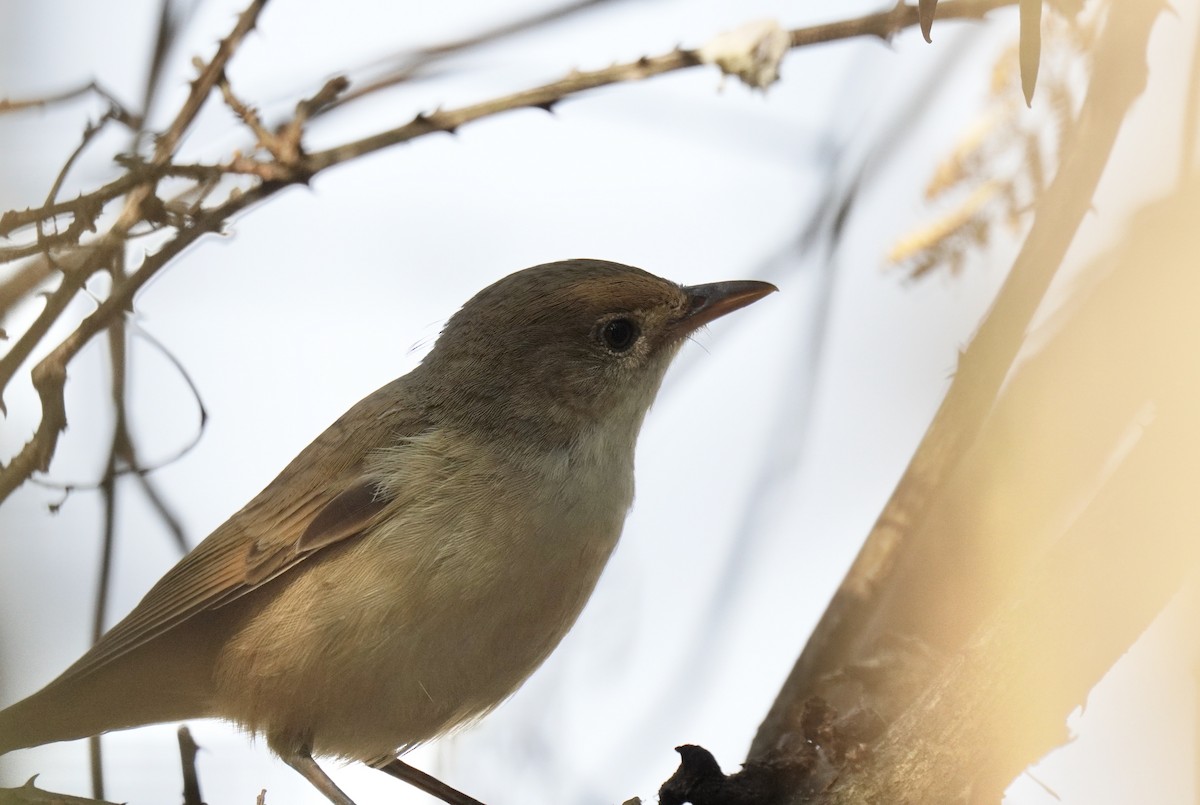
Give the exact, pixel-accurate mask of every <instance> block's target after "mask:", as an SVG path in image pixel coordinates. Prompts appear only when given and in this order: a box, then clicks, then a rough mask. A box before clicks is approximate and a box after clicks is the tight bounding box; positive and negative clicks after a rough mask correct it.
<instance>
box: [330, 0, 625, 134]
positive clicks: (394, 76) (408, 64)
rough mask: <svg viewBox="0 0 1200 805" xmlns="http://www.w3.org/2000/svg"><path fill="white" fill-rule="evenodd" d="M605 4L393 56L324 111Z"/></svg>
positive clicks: (578, 4)
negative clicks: (453, 58) (469, 51)
mask: <svg viewBox="0 0 1200 805" xmlns="http://www.w3.org/2000/svg"><path fill="white" fill-rule="evenodd" d="M606 2H610V0H575V2H571V3H566V4H564V5H562V6H559V7H557V8H551V9H548V10H546V11H539V12H537V13H535V14H533V15H531V16H529V17H525V18H522V19H519V20H513V21H510V22H506V23H503V24H501V25H498V26H496V27H495V28H490V29H488V30H486V31H483V32H481V33H477V34H473V35H471V36H466V37H463V38H461V39H455V40H453V41H450V42H443V43H442V44H440V45H433V46H430V47H424V48H420V49H419V50H416V51H412V52H408V53H403V54H400V55H397V56H393V57H392V58H391V61H393V62H396V63H397V64H396V66H394V67H392V68H391V69H390V70H388V71H386V72H385V73H384V74H383V75H381V76H379V77H378V78H375V79H374V80H372V81H369V82H366V83H358V82H355V88H354V89H353V90H352V91H350V92H347V93H346V94H345V95H343V96H341V97H339V98H338V99H337V101H335V102H334V103H331V104H330V105H329V107H328V109H326V110H325V111H330V110H332V109H336V108H337V107H339V106H342V105H343V104H346V103H349V102H351V101H356V100H359V99H361V98H364V97H366V96H367V95H371V94H373V93H376V92H379V91H381V90H385V89H389V88H391V87H395V86H398V85H400V84H403V83H404V82H406V81H410V80H412V79H413V77H415V76H416V75H417V74H418V73H419V72H420V71H421V70H422V69H423V68H426V67H428V66H429V65H430V64H432V63H433V62H435V61H437V60H438V59H442V58H445V57H447V56H452V55H454V54H455V53H461V52H462V51H464V50H467V49H469V48H474V47H479V46H480V45H486V44H490V43H493V42H498V41H500V40H502V39H505V38H507V37H509V36H512V35H514V34H521V33H527V32H529V31H531V30H534V29H536V28H538V27H540V26H542V25H545V24H547V23H551V22H557V21H558V20H562V19H565V18H567V17H569V16H571V15H573V14H576V13H578V12H580V11H585V10H587V9H590V8H594V7H596V6H598V5H601V4H603V3H606Z"/></svg>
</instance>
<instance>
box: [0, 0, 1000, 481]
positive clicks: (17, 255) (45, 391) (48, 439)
mask: <svg viewBox="0 0 1200 805" xmlns="http://www.w3.org/2000/svg"><path fill="white" fill-rule="evenodd" d="M1015 1H1016V0H950V1H949V2H943V3H941V4H940V5H939V7H938V9H937V15H938V18H939V19H941V20H949V19H980V18H982V17H984V16H985V15H986V14H987V13H988V12H990V11H992V10H994V9H996V8H999V7H1002V6H1007V5H1013V4H1014V3H1015ZM265 4H266V0H253V2H251V3H250V5H249V6H248V7H247V8H246V9H245V10H244V11H243V12H242V13H241V14H240V15H239V17H238V19H237V22H236V23H235V25H234V27H233V30H232V31H231V32H230V33H229V34H228V35H227V36H226V37H225V38H224V39H222V40H221V42H220V43H219V45H218V48H217V52H216V54H215V55H214V56H213V57H212V59H211V60H210V61H208V62H206V63H202V64H201V65H200V70H199V74H198V76H197V78H196V79H195V80H194V81H193V82H192V84H191V91H190V92H189V94H188V96H187V99H186V100H185V102H184V104H183V106H182V107H181V108H180V110H179V112H178V113H177V115H176V116H175V118H174V119H173V120H172V122H171V123H170V125H169V126H168V127H167V129H166V130H165V131H164V132H163V133H162V134H161V135H159V136H158V137H157V138H156V140H155V145H154V148H153V153H152V155H151V156H150V157H149V158H147V159H141V158H138V157H135V156H128V155H126V156H124V157H122V158H121V159H120V160H119V162H121V164H124V165H125V167H126V173H125V174H123V175H122V176H121V177H118V178H117V179H115V180H113V181H111V182H108V183H107V184H105V185H103V186H101V187H99V188H97V189H96V190H93V191H91V192H89V193H84V194H81V195H80V196H79V197H78V198H76V199H75V200H73V201H59V200H57V199H56V198H54V197H53V195H52V196H51V199H50V200H49V201H48V202H47V203H46V204H45V205H44V206H43V207H41V208H36V209H30V210H24V211H19V212H8V213H5V214H4V215H3V216H0V237H9V236H11V235H13V234H15V233H18V232H21V231H22V230H24V229H26V228H28V227H30V226H33V227H37V228H42V227H45V226H46V225H47V224H50V223H53V222H57V221H58V219H59V218H69V219H70V223H68V224H67V225H66V226H65V227H63V228H62V230H61V231H60V232H59V233H58V234H57V235H56V236H55V239H54V241H53V242H52V243H45V242H43V243H35V244H20V245H15V246H13V247H10V248H7V249H0V261H6V260H7V261H11V260H16V259H22V258H25V259H29V258H30V257H31V256H33V255H40V258H41V259H38V258H37V257H34V258H33V260H34V261H33V262H32V263H31V264H30V266H31V267H27V266H22V267H21V268H19V269H18V270H17V272H16V273H15V274H14V275H13V276H12V277H10V278H9V279H8V280H7V281H6V282H4V283H3V284H0V314H3V313H4V312H5V311H7V310H9V309H11V308H12V306H13V305H14V304H16V302H17V301H19V300H20V299H21V298H22V297H23V295H25V294H28V293H30V292H32V291H33V290H36V289H37V288H38V287H40V286H41V285H42V284H43V283H44V282H45V281H46V280H47V279H49V277H50V276H52V275H53V273H54V272H55V271H58V272H59V273H61V276H62V279H61V282H60V284H59V286H58V287H57V288H56V289H55V290H54V291H52V292H50V293H49V294H48V296H47V300H46V304H45V307H44V308H43V310H42V313H41V315H39V316H38V317H37V319H36V320H35V322H34V324H33V325H31V326H30V327H29V328H28V329H27V330H26V332H25V333H23V334H22V336H21V337H20V338H19V339H18V340H17V342H15V343H14V344H13V346H12V348H10V350H9V352H8V353H7V354H6V355H5V356H4V357H3V358H0V393H2V392H3V390H4V389H5V388H7V386H8V383H9V382H10V381H11V379H12V377H13V376H14V374H15V372H16V370H17V369H18V368H19V367H20V366H21V365H22V364H23V363H24V361H25V360H26V359H28V357H29V356H30V355H31V354H32V353H33V351H34V349H35V348H36V346H37V345H38V344H39V343H40V342H41V340H42V339H43V338H44V337H45V335H46V333H47V332H48V331H49V328H50V325H51V324H52V323H53V322H55V321H57V319H58V317H59V316H60V315H61V313H62V311H63V310H64V309H65V308H66V306H67V304H68V303H69V302H70V301H71V300H72V299H74V298H75V296H76V294H78V293H79V292H80V291H81V289H82V288H83V287H84V284H85V283H86V282H87V280H88V279H89V278H90V277H91V276H92V275H93V274H95V273H97V272H99V271H104V270H106V269H107V268H108V267H109V266H110V265H112V261H113V260H114V258H115V256H116V255H118V254H120V253H122V251H123V249H124V247H125V245H126V244H127V242H128V240H129V238H130V237H131V233H132V232H133V230H134V228H135V226H137V225H138V224H140V223H145V224H149V225H151V227H152V228H154V227H167V228H169V229H170V230H171V234H170V237H169V238H168V239H167V240H166V241H165V242H164V243H163V244H162V245H161V247H160V248H159V250H158V251H157V252H155V253H153V254H150V255H148V256H147V257H145V258H144V260H143V261H142V262H141V264H140V265H139V266H138V267H137V268H136V269H135V270H133V271H132V272H130V273H129V274H128V276H126V277H122V278H119V279H118V278H114V282H113V287H112V290H111V292H110V294H109V296H108V297H107V298H105V299H104V300H103V301H102V302H101V303H100V304H99V305H98V306H97V308H96V309H95V311H94V312H93V313H92V314H91V315H90V316H88V317H87V318H86V319H85V320H84V321H83V322H82V323H81V324H80V325H79V326H78V328H77V329H76V330H75V331H74V332H73V333H71V334H70V335H69V336H68V337H67V338H66V339H64V340H63V341H62V342H61V343H60V344H59V345H58V346H57V347H55V348H54V349H53V350H52V351H51V352H50V353H49V354H48V355H47V356H46V357H45V358H44V359H42V360H41V361H40V362H39V363H38V364H37V365H36V366H35V367H34V368H33V370H32V372H31V375H32V378H33V384H34V388H35V390H36V392H37V394H38V396H39V399H40V401H41V406H42V419H41V421H40V423H39V425H38V427H37V428H36V430H35V432H34V434H33V436H32V438H31V439H30V440H29V441H28V442H27V443H26V444H25V445H24V447H23V448H22V449H21V450H20V451H19V452H18V454H17V455H16V456H14V457H13V458H12V460H11V461H9V462H8V463H7V464H6V465H3V466H2V467H0V502H3V500H5V499H6V498H7V496H8V495H9V494H10V493H11V492H12V491H13V490H14V489H16V488H17V487H19V486H20V485H21V484H23V483H24V482H25V481H26V480H28V479H29V478H30V477H31V476H32V475H33V473H35V472H38V471H45V470H46V469H47V467H48V466H49V463H50V460H51V458H52V457H53V454H54V450H55V447H56V445H57V442H58V436H59V434H60V433H61V431H62V430H63V429H64V428H65V426H66V411H65V409H64V404H63V385H64V383H65V380H66V369H67V364H68V363H69V362H70V361H71V360H72V359H73V358H74V357H75V355H76V354H78V352H79V350H80V349H81V348H82V347H83V346H84V345H85V344H86V343H88V342H89V341H90V340H91V338H93V337H94V336H95V335H96V334H98V333H99V332H101V331H103V330H104V329H106V328H107V326H108V325H109V324H110V323H111V322H112V321H114V320H115V318H116V317H120V316H123V315H125V313H126V312H127V311H128V310H129V309H130V307H131V305H132V302H133V296H134V294H135V293H136V292H137V291H138V290H139V289H140V288H141V287H142V286H143V285H145V283H146V282H147V281H148V280H149V279H150V278H151V277H152V276H153V275H155V274H156V273H157V272H158V271H160V270H162V269H163V268H164V267H165V266H166V264H167V263H168V262H169V261H170V260H171V259H172V258H174V257H175V256H176V255H178V254H179V253H180V252H181V251H183V250H184V249H185V248H186V247H187V246H189V245H191V244H192V243H194V242H195V241H196V240H197V239H199V238H200V236H201V235H204V234H207V233H210V232H217V231H220V230H221V228H222V227H223V226H224V225H225V223H226V222H227V221H228V220H229V219H230V218H231V217H232V216H233V215H235V214H237V213H239V212H241V211H242V210H245V209H248V208H250V207H252V206H254V205H256V204H257V203H259V202H261V201H263V200H265V199H267V198H269V197H271V196H273V195H274V194H275V193H277V192H279V191H280V190H281V189H283V188H284V187H287V186H289V185H293V184H304V183H307V182H308V181H309V180H310V179H311V178H312V177H313V176H314V175H315V174H317V173H319V172H321V171H324V170H326V169H328V168H331V167H333V166H335V165H340V164H343V163H346V162H350V161H352V160H354V159H357V158H359V157H362V156H364V155H366V154H370V153H372V152H374V151H378V150H380V149H383V148H387V147H389V146H392V145H397V144H400V143H405V142H409V141H411V140H413V139H416V138H418V137H422V136H425V135H428V134H433V133H435V132H454V131H455V130H456V129H458V128H459V127H460V126H463V125H465V124H467V123H470V122H473V121H476V120H480V119H482V118H485V117H490V116H494V115H498V114H501V113H504V112H507V111H512V110H516V109H522V108H534V107H536V108H542V109H546V110H550V109H551V108H552V107H553V106H554V105H555V104H557V103H559V102H561V101H563V100H564V99H566V98H568V97H572V96H575V95H578V94H580V93H582V92H585V91H587V90H591V89H596V88H599V87H603V86H608V85H613V84H619V83H623V82H628V81H637V80H643V79H647V78H651V77H653V76H657V75H662V74H664V73H668V72H672V71H676V70H682V69H686V68H690V67H695V66H697V65H699V64H701V63H702V62H701V59H700V55H699V51H697V50H689V49H682V48H677V49H675V50H672V51H670V52H668V53H665V54H661V55H658V56H645V57H642V58H640V59H637V60H635V61H632V62H626V63H621V64H614V65H612V66H609V67H606V68H602V69H599V70H591V71H572V72H570V73H569V74H568V75H566V76H565V77H564V78H562V79H560V80H558V81H553V82H550V83H548V84H544V85H541V86H538V87H534V88H531V89H527V90H523V91H520V92H516V93H513V94H510V95H506V96H502V97H499V98H494V99H491V100H487V101H482V102H480V103H476V104H472V105H468V106H464V107H460V108H457V109H447V110H436V111H434V112H431V113H428V114H418V115H417V116H416V117H414V118H413V119H412V120H410V121H409V122H407V123H405V124H403V125H400V126H396V127H394V128H390V129H387V130H385V131H381V132H379V133H376V134H374V135H371V136H368V137H364V138H362V139H359V140H355V141H352V142H348V143H344V144H342V145H339V146H335V147H332V148H329V149H326V150H323V151H317V152H314V153H311V154H310V153H308V152H306V151H305V150H304V148H303V144H302V135H303V130H304V123H305V121H306V120H307V119H308V118H309V117H311V116H312V115H313V114H315V113H316V112H317V111H319V110H321V109H326V108H329V107H331V106H332V105H334V104H335V103H336V102H338V99H339V96H341V95H342V93H344V92H345V90H346V89H347V84H346V82H345V79H340V78H335V79H333V80H332V81H330V82H328V83H327V84H326V85H325V86H324V87H322V88H321V89H320V90H319V91H318V92H316V93H315V94H314V95H312V96H311V97H310V98H308V99H306V100H302V101H301V102H300V103H299V104H298V105H297V107H296V110H295V113H294V115H293V117H292V119H291V120H290V121H288V122H286V123H284V125H282V126H281V127H278V128H277V129H276V130H275V131H274V132H270V131H268V130H267V129H266V128H265V127H264V126H263V125H262V124H261V121H258V118H257V115H253V114H252V109H251V107H250V106H248V105H247V104H244V103H242V102H241V101H238V100H237V99H236V96H235V95H234V94H233V91H232V89H231V88H230V87H229V85H228V82H227V80H226V75H225V68H226V67H227V65H228V64H229V62H230V60H231V59H232V57H233V56H234V54H235V53H236V51H237V49H238V47H239V46H240V45H241V43H242V41H243V40H244V39H245V37H246V36H247V35H248V34H249V33H250V31H252V30H253V29H254V27H255V25H256V23H257V20H258V17H259V14H260V13H261V11H262V9H263V7H264V6H265ZM917 23H918V13H917V9H916V7H914V6H908V5H905V4H904V3H903V2H901V3H897V5H895V6H894V7H893V8H891V9H890V10H888V11H883V12H879V13H876V14H869V15H865V16H862V17H857V18H854V19H848V20H843V21H839V22H834V23H828V24H824V25H816V26H811V27H805V28H798V29H795V30H792V31H788V32H787V44H788V47H790V48H797V47H804V46H808V45H813V44H817V43H823V42H832V41H837V40H843V39H848V38H853V37H862V36H872V37H878V38H881V39H885V40H886V39H889V38H890V37H892V36H893V35H894V34H896V33H897V32H898V31H900V30H903V29H905V28H908V27H910V26H914V25H916V24H917ZM214 89H220V90H221V91H222V93H223V94H224V96H225V100H226V103H227V105H229V106H230V108H231V109H233V110H234V112H235V114H237V116H238V117H239V118H240V119H241V120H242V121H243V123H244V124H246V125H247V126H248V127H249V128H250V129H251V130H252V132H253V133H254V134H255V137H256V140H257V141H258V148H257V149H256V151H255V152H254V153H252V154H250V155H242V154H234V155H233V156H231V157H230V158H229V159H228V160H226V161H225V162H223V163H218V164H213V165H204V164H176V163H174V162H173V157H174V154H175V152H176V150H177V148H178V146H179V143H180V142H181V140H182V138H183V136H184V135H185V133H186V132H187V131H188V130H189V128H190V127H191V125H192V123H193V122H194V120H195V118H196V116H197V114H198V113H199V111H200V109H201V108H202V107H203V105H204V104H205V103H206V102H207V100H208V99H209V97H210V96H211V95H212V93H213V90H214ZM167 176H170V177H176V178H183V179H190V180H192V181H194V182H195V183H196V184H195V186H194V187H192V188H191V189H190V190H188V191H185V192H184V193H183V194H180V195H179V196H177V197H176V201H178V200H180V199H183V198H185V197H188V196H189V194H190V195H191V196H198V198H199V201H194V202H193V203H192V204H190V205H182V204H180V203H173V202H171V201H166V202H164V201H163V200H162V199H160V198H159V197H158V196H157V195H156V193H157V187H158V183H159V181H160V180H161V179H162V178H164V177H167ZM239 177H240V179H239ZM227 181H234V182H238V181H240V185H238V189H237V190H236V191H233V192H230V193H229V194H228V195H227V196H226V197H225V198H224V199H222V200H218V201H216V202H214V203H213V204H211V205H210V206H204V201H205V199H206V198H207V197H208V196H209V194H211V193H212V192H214V190H215V188H217V187H218V186H219V185H221V183H222V182H227ZM247 182H249V185H248V186H247V184H246V183H247ZM118 200H123V204H122V208H121V210H120V212H119V213H117V215H116V217H115V220H114V221H113V222H112V224H111V225H110V226H109V227H108V229H107V230H106V231H104V232H103V233H102V234H99V235H98V236H96V237H95V238H93V239H91V240H85V239H84V232H85V231H89V230H92V229H94V228H97V227H98V224H99V221H100V219H101V217H102V216H103V213H104V210H105V208H106V207H107V206H108V205H109V204H111V203H113V202H115V201H118Z"/></svg>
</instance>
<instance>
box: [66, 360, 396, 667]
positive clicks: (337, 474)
mask: <svg viewBox="0 0 1200 805" xmlns="http://www.w3.org/2000/svg"><path fill="white" fill-rule="evenodd" d="M398 382H399V381H393V383H392V384H389V385H388V386H384V387H383V388H381V389H379V390H378V391H376V392H375V393H374V394H372V395H370V396H369V397H367V398H365V399H363V400H362V401H361V402H359V403H358V404H357V405H356V406H354V408H352V409H350V411H349V412H347V413H346V414H345V415H344V416H343V417H342V418H341V419H339V420H338V421H337V422H335V423H334V424H333V425H331V426H330V427H329V428H328V429H327V430H326V431H325V432H324V433H322V434H321V435H320V436H318V437H317V438H316V440H314V441H313V443H312V444H310V445H309V446H308V447H306V448H305V449H304V450H303V451H302V452H301V453H300V454H299V455H298V456H296V458H295V459H293V460H292V462H291V463H290V464H289V465H288V466H287V467H286V468H285V469H284V470H283V472H281V473H280V474H279V476H278V477H276V478H275V480H274V481H272V482H271V483H270V484H269V485H268V486H267V487H266V488H265V489H264V490H263V491H262V492H260V493H259V494H258V496H257V497H255V498H254V499H253V500H252V501H250V503H248V504H247V505H246V506H245V507H244V508H243V509H242V510H241V511H239V512H238V513H237V514H235V515H233V516H232V517H230V518H229V519H228V520H226V521H225V523H224V524H223V525H221V526H220V527H219V528H217V530H216V531H214V532H213V533H212V534H210V535H209V536H208V537H207V538H206V539H205V540H204V541H203V542H201V543H200V544H199V545H197V546H196V548H195V549H194V550H193V551H191V552H190V553H189V554H188V555H187V556H185V557H183V559H181V560H180V561H179V563H178V564H176V565H175V567H173V568H171V570H169V571H167V574H166V575H165V576H163V577H162V579H160V580H159V582H158V583H157V584H155V585H154V587H152V588H151V589H150V592H148V593H147V594H146V597H145V598H143V599H142V601H141V602H140V603H139V604H138V605H137V606H136V607H134V609H133V611H132V612H130V613H129V615H128V616H126V617H125V619H124V620H122V621H121V622H120V623H118V624H117V625H116V626H114V627H113V628H112V629H111V630H109V631H108V632H107V633H106V634H105V635H104V636H103V637H102V638H101V639H100V641H99V642H98V643H96V645H95V646H94V647H92V649H91V651H89V652H88V653H87V654H85V655H83V657H81V658H80V659H79V661H78V662H76V663H75V664H74V665H72V666H71V667H70V668H68V669H67V670H66V671H65V672H64V673H63V675H62V676H61V677H59V679H58V680H56V681H58V682H61V681H65V680H67V679H69V678H72V677H78V676H83V675H86V674H88V673H91V672H92V671H94V670H96V669H98V668H100V667H102V666H105V665H107V664H108V663H111V662H113V661H114V660H116V659H117V658H119V657H121V656H123V655H124V654H127V653H128V652H130V651H133V650H134V649H136V648H138V647H139V646H142V645H144V644H146V643H147V642H149V641H151V640H153V639H155V638H156V637H159V636H160V635H162V634H163V633H165V632H168V631H170V630H171V629H173V628H175V627H177V626H178V625H179V624H181V623H183V622H184V621H186V620H188V619H189V618H191V617H193V616H194V615H196V614H197V613H199V612H203V611H206V610H211V609H215V608H217V607H220V606H223V605H225V604H227V603H229V602H230V601H233V600H235V599H237V598H240V597H241V596H243V595H245V594H246V593H249V592H250V591H252V590H254V589H257V588H258V587H260V586H262V585H263V584H266V583H268V582H269V581H271V580H272V579H274V578H276V577H278V576H279V575H280V574H282V573H286V572H287V571H288V570H290V569H291V568H293V567H295V566H296V565H298V564H300V563H301V562H303V561H304V560H305V559H307V558H308V557H310V556H312V555H314V554H315V553H317V552H319V551H320V550H321V549H322V548H325V547H328V546H329V545H332V544H335V543H340V542H344V541H346V540H348V539H352V538H354V537H357V536H359V535H360V534H362V533H363V531H364V530H365V529H366V528H367V526H369V525H370V524H371V522H372V520H373V519H374V518H375V517H376V516H377V515H378V514H379V513H380V512H381V511H382V509H383V508H384V507H385V506H386V505H387V502H388V501H387V499H386V497H385V496H382V495H381V494H380V490H379V488H378V485H377V483H376V482H375V481H374V480H373V479H371V478H368V477H366V476H365V475H364V463H365V459H366V458H367V456H368V454H369V453H370V452H371V451H372V450H373V449H375V448H378V447H381V446H384V445H386V444H391V443H395V440H396V439H398V438H400V437H403V436H409V435H414V434H415V433H417V432H419V431H420V427H419V422H418V421H416V420H415V418H414V417H412V416H406V415H405V411H404V408H405V406H404V405H403V404H402V403H401V402H400V400H401V387H399V386H397V383H398Z"/></svg>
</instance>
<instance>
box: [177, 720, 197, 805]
mask: <svg viewBox="0 0 1200 805" xmlns="http://www.w3.org/2000/svg"><path fill="white" fill-rule="evenodd" d="M175 734H176V735H177V736H178V738H179V764H180V766H181V767H182V768H183V805H204V799H203V798H202V797H201V796H200V777H199V775H197V774H196V754H197V752H198V751H199V749H200V747H198V746H196V741H195V739H193V738H192V732H191V730H189V729H188V728H187V726H186V725H184V726H182V727H180V728H179V730H178V731H177V732H176V733H175Z"/></svg>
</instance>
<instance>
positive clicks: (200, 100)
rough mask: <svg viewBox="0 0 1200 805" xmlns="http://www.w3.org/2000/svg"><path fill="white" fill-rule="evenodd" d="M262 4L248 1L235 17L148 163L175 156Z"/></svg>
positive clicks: (251, 28) (263, 3)
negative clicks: (230, 29)
mask: <svg viewBox="0 0 1200 805" xmlns="http://www.w3.org/2000/svg"><path fill="white" fill-rule="evenodd" d="M266 4H267V0H251V3H250V5H249V6H247V7H246V9H245V10H244V11H243V12H242V13H241V14H239V15H238V19H237V23H235V24H234V26H233V30H232V31H230V32H229V34H228V35H227V36H226V37H225V38H224V39H222V40H221V42H220V44H219V45H217V52H216V54H215V55H214V56H213V57H212V61H210V62H209V63H208V64H207V65H206V66H205V67H204V68H203V69H202V70H201V71H200V75H198V76H197V77H196V80H195V81H193V82H192V89H191V91H190V92H189V93H188V97H187V100H185V101H184V103H183V107H182V108H181V109H180V110H179V113H178V114H177V115H175V119H174V120H172V121H171V125H170V126H168V127H167V130H166V131H165V132H163V133H162V134H161V135H159V137H158V139H157V141H156V142H155V145H154V157H153V159H151V160H150V161H151V163H153V164H161V163H163V162H166V161H167V160H168V159H170V157H171V155H172V154H174V153H175V149H176V148H177V147H178V146H179V142H180V140H182V139H183V135H184V132H186V131H187V130H188V128H189V127H190V126H191V125H192V122H193V121H194V120H195V119H196V115H198V114H199V113H200V109H201V107H203V106H204V102H205V101H207V100H208V95H209V93H210V92H212V90H213V88H214V87H215V86H216V85H217V82H218V81H219V80H220V79H221V77H222V76H224V74H225V67H226V66H227V65H228V64H229V60H230V59H231V58H233V54H234V53H235V52H237V49H238V47H239V46H240V45H241V44H242V40H243V39H245V38H246V35H247V34H249V33H250V32H251V31H252V30H254V26H255V25H257V24H258V16H259V14H261V13H262V10H263V7H264V6H265V5H266Z"/></svg>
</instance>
